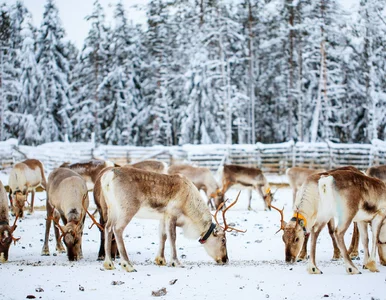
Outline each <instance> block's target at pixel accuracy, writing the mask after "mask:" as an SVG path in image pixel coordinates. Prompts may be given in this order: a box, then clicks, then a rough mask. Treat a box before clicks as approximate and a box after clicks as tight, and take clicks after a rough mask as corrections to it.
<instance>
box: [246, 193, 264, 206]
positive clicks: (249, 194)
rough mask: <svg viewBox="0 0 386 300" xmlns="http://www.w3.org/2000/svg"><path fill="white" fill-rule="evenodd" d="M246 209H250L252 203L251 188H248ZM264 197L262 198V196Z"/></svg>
mask: <svg viewBox="0 0 386 300" xmlns="http://www.w3.org/2000/svg"><path fill="white" fill-rule="evenodd" d="M259 191H260V190H259V189H258V193H259ZM261 195H262V194H261ZM248 196H249V197H248V199H249V200H248V210H252V205H251V202H252V190H250V189H248ZM263 199H264V198H263Z"/></svg>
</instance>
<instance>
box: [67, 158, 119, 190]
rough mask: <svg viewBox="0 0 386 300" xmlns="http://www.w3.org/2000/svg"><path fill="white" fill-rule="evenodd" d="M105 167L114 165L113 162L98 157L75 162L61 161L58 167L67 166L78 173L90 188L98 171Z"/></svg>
mask: <svg viewBox="0 0 386 300" xmlns="http://www.w3.org/2000/svg"><path fill="white" fill-rule="evenodd" d="M106 167H114V163H112V162H109V161H104V160H100V159H92V160H86V161H80V162H77V163H72V164H70V163H63V164H62V165H61V166H60V168H68V169H71V170H73V171H74V172H76V173H78V174H79V175H80V176H82V177H83V179H84V180H86V182H87V186H88V188H89V189H90V190H92V189H93V188H94V184H95V181H96V179H97V177H98V174H99V172H100V171H102V170H103V169H104V168H106Z"/></svg>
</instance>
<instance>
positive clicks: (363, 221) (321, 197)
mask: <svg viewBox="0 0 386 300" xmlns="http://www.w3.org/2000/svg"><path fill="white" fill-rule="evenodd" d="M295 207H296V211H294V216H293V218H292V219H291V220H290V221H289V222H288V223H287V224H282V225H284V226H282V227H284V234H283V241H284V243H285V244H286V261H287V262H293V261H294V260H295V259H296V255H297V253H299V250H300V248H301V246H302V245H303V242H304V237H305V233H306V234H308V233H310V232H311V255H310V260H309V263H308V267H307V270H308V272H309V273H311V274H321V273H322V272H321V271H320V270H319V269H318V268H317V266H316V264H315V254H316V243H317V238H318V236H319V233H320V231H321V230H322V229H323V227H324V226H325V225H326V223H327V222H328V221H329V220H331V218H333V217H337V218H338V225H337V227H336V229H335V237H336V240H337V244H338V247H339V249H340V252H341V254H342V256H343V259H344V261H345V264H346V271H347V273H349V274H358V273H360V272H359V271H358V269H357V267H356V266H355V265H354V264H353V263H352V261H351V259H350V257H349V254H348V251H347V248H346V246H345V244H344V234H345V232H346V230H347V228H348V227H349V225H350V224H351V222H352V221H356V222H358V227H359V231H360V235H361V237H362V243H363V247H364V249H365V258H364V268H366V269H369V270H370V271H372V272H376V271H378V270H377V268H376V264H375V251H376V248H375V245H376V242H377V237H378V233H379V230H380V226H381V224H382V221H383V220H384V218H385V216H386V215H385V213H386V185H385V184H384V183H383V182H382V181H380V180H378V179H374V178H370V177H368V176H365V175H363V174H361V173H359V172H353V171H350V170H335V171H330V172H326V173H319V174H314V175H311V176H309V177H308V178H307V180H306V182H305V183H304V184H303V185H302V187H301V190H300V191H299V193H298V195H297V197H296V202H295ZM367 222H370V224H371V227H372V231H373V247H372V252H371V255H370V256H369V252H368V235H367Z"/></svg>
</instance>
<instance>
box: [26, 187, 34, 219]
mask: <svg viewBox="0 0 386 300" xmlns="http://www.w3.org/2000/svg"><path fill="white" fill-rule="evenodd" d="M27 195H28V193H27ZM27 195H26V199H27ZM34 201H35V190H32V191H31V205H30V207H29V214H33V212H34Z"/></svg>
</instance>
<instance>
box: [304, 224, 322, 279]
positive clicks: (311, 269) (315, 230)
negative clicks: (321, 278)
mask: <svg viewBox="0 0 386 300" xmlns="http://www.w3.org/2000/svg"><path fill="white" fill-rule="evenodd" d="M326 223H327V222H323V223H320V224H315V225H314V227H312V230H311V252H310V260H309V262H308V266H307V271H308V273H310V274H323V272H322V271H320V270H319V268H318V267H317V266H316V263H315V256H316V241H317V240H318V237H319V234H320V232H321V231H322V229H323V228H324V226H326Z"/></svg>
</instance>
